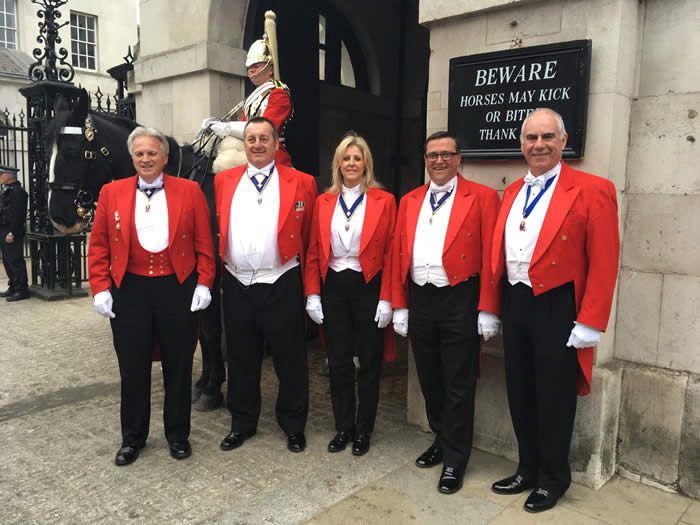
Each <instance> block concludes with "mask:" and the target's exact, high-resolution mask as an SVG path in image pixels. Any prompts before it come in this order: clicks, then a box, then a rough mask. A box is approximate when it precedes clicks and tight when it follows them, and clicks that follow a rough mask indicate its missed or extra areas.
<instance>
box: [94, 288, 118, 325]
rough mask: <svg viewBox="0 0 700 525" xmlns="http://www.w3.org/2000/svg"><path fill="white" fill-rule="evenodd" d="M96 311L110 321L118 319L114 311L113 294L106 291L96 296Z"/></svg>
mask: <svg viewBox="0 0 700 525" xmlns="http://www.w3.org/2000/svg"><path fill="white" fill-rule="evenodd" d="M95 311H96V312H97V313H98V314H100V315H103V316H104V317H109V318H110V319H114V318H115V317H116V315H114V312H113V311H112V294H111V292H110V291H109V290H104V291H102V292H99V293H96V294H95Z"/></svg>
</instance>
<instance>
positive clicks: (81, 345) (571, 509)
mask: <svg viewBox="0 0 700 525" xmlns="http://www.w3.org/2000/svg"><path fill="white" fill-rule="evenodd" d="M3 286H6V280H3V276H0V288H2V287H3ZM0 319H2V323H3V337H2V338H1V339H0V367H1V368H0V370H2V376H1V377H2V379H1V380H0V443H2V447H3V449H2V450H3V463H2V474H1V475H0V501H2V505H0V523H3V524H22V525H25V524H42V525H43V524H49V523H50V524H54V523H59V524H64V523H65V524H76V525H80V524H88V523H89V524H93V523H98V524H112V523H114V524H123V523H126V522H128V523H133V524H161V523H162V524H192V523H216V524H260V523H268V524H287V523H303V522H308V523H323V524H326V523H328V524H334V523H338V524H340V523H373V524H380V523H389V524H393V523H426V524H427V523H430V524H441V523H475V524H476V523H501V524H509V523H518V524H519V523H567V524H568V523H573V524H577V523H581V524H593V523H601V522H605V523H611V524H616V523H620V524H623V523H635V524H637V525H644V524H656V523H679V520H681V519H682V520H683V521H682V522H683V523H685V524H692V525H698V523H700V519H699V515H700V507H698V503H697V502H696V501H694V500H690V499H688V498H685V497H683V496H679V495H675V494H668V493H665V492H661V491H659V490H656V489H653V488H650V487H644V486H642V485H639V484H636V483H633V482H630V481H627V480H622V479H618V478H615V479H614V480H613V481H612V482H610V483H608V484H607V485H605V486H604V487H603V488H602V489H601V490H600V491H592V490H590V489H585V488H583V487H581V486H578V485H573V486H572V488H571V490H570V491H569V492H568V493H567V495H566V496H565V497H564V498H563V499H562V500H561V502H560V504H559V505H558V506H557V507H556V508H555V509H553V510H552V511H549V512H546V513H543V514H540V515H537V516H532V515H529V514H527V513H525V512H524V511H523V509H522V504H523V502H524V499H525V497H526V495H525V494H523V495H520V496H514V497H508V496H500V495H497V494H493V493H492V492H491V490H490V485H491V483H492V482H493V481H494V480H496V479H500V478H502V477H505V476H508V475H510V474H512V473H513V472H514V471H515V464H513V463H512V462H510V461H508V460H506V459H504V458H500V457H496V456H493V455H491V454H488V453H486V452H482V451H479V450H476V449H475V450H474V451H473V454H472V459H471V461H470V464H469V468H468V469H467V473H466V477H465V482H464V488H463V489H462V490H461V491H460V492H458V493H457V494H454V495H450V496H445V495H442V494H439V493H438V492H437V490H436V485H437V479H438V476H439V473H440V470H439V468H434V469H427V470H423V469H418V468H416V467H415V466H414V465H413V462H414V460H415V458H416V457H417V456H418V455H419V454H420V453H421V452H422V451H423V450H425V448H427V447H428V446H429V445H430V443H431V442H432V435H431V434H430V433H426V432H424V431H422V430H421V429H420V428H418V427H416V426H412V425H409V424H407V423H406V371H407V364H408V359H409V358H410V356H408V354H407V350H406V348H405V347H404V348H401V349H399V358H398V359H397V361H396V362H395V363H391V364H387V365H386V366H385V368H384V371H383V377H382V385H381V389H382V394H381V401H380V405H379V410H378V416H377V424H376V429H375V432H374V434H373V435H372V447H371V449H370V452H369V453H368V454H367V455H366V456H364V457H359V458H358V457H354V456H352V455H351V454H350V451H349V450H347V451H345V452H342V453H338V454H329V453H328V452H327V448H326V447H327V445H328V441H329V440H330V439H331V438H332V437H333V434H334V424H333V416H332V410H331V404H330V394H329V388H328V378H327V377H324V376H321V375H320V374H319V373H318V371H319V369H320V367H321V365H322V363H323V353H322V351H321V349H320V347H319V346H318V343H316V342H314V341H312V342H310V343H309V345H308V350H309V360H310V376H309V378H310V389H311V393H310V400H311V401H310V413H309V423H308V425H307V432H306V434H307V441H308V446H307V449H306V450H305V451H304V452H303V453H301V454H292V453H290V452H289V451H287V449H286V440H285V436H284V434H283V433H282V432H281V431H280V429H279V427H278V425H277V422H276V420H275V416H274V401H275V397H276V393H277V380H276V378H275V374H274V371H273V368H272V363H271V362H270V360H269V359H267V360H265V362H264V366H263V379H262V387H261V390H262V405H263V409H262V413H261V417H260V424H259V426H258V433H257V435H256V436H254V437H253V438H251V439H250V440H248V441H247V442H246V443H245V444H244V445H243V447H241V448H240V449H237V450H234V451H230V452H223V451H221V450H220V449H219V442H220V441H221V439H222V438H223V437H224V436H225V435H226V434H227V433H228V430H229V425H230V416H229V414H228V412H227V410H225V409H223V408H222V409H219V410H216V411H213V412H205V413H203V412H196V411H193V412H192V434H191V437H190V441H191V443H192V447H193V455H192V457H191V458H188V459H186V460H184V461H175V460H173V459H172V458H170V456H169V453H168V448H167V443H166V441H165V438H164V436H163V422H162V403H163V385H162V377H161V374H160V367H159V365H158V364H154V366H153V376H152V381H153V384H152V399H151V401H152V412H151V431H150V436H149V439H148V444H147V446H146V447H145V448H144V449H143V450H142V451H141V455H140V457H139V459H138V460H137V461H136V462H135V463H134V464H132V465H129V466H126V467H116V466H115V465H114V463H113V461H114V454H115V453H116V450H117V448H118V447H119V444H120V431H119V372H118V366H117V361H116V357H115V355H114V350H113V348H112V340H111V332H110V329H109V323H108V322H107V321H106V320H105V319H103V318H101V317H100V316H98V315H97V314H95V313H94V311H93V308H92V302H91V299H90V298H81V299H70V300H65V301H58V302H51V303H49V302H45V301H42V300H40V299H34V298H32V299H30V300H28V301H21V302H18V303H6V302H5V301H0ZM200 369H201V361H200V358H199V353H197V355H196V358H195V374H198V372H199V370H200Z"/></svg>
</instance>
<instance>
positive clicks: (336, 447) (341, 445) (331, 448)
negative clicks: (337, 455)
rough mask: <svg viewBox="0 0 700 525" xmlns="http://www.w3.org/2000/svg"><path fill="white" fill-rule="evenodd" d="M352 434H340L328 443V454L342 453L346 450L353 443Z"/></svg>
mask: <svg viewBox="0 0 700 525" xmlns="http://www.w3.org/2000/svg"><path fill="white" fill-rule="evenodd" d="M352 438H353V434H352V433H351V432H338V433H337V434H336V435H335V437H334V438H333V439H331V442H330V443H328V452H340V451H341V450H345V446H346V445H347V444H348V443H350V442H351V441H352Z"/></svg>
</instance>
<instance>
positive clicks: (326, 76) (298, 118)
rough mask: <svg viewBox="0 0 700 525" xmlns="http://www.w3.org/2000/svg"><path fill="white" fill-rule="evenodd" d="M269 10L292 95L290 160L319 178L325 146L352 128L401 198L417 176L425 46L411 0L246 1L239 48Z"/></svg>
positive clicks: (326, 174)
mask: <svg viewBox="0 0 700 525" xmlns="http://www.w3.org/2000/svg"><path fill="white" fill-rule="evenodd" d="M268 9H272V10H273V11H275V12H276V13H277V40H278V43H279V50H278V53H279V60H280V76H281V79H282V81H283V82H285V83H286V84H288V85H289V87H290V89H291V91H292V98H293V101H294V110H295V115H294V119H293V120H292V122H291V123H290V125H289V128H288V134H287V146H288V149H289V151H290V153H291V155H292V158H293V161H294V165H295V166H296V167H297V168H298V169H301V170H303V171H307V172H309V173H312V174H313V175H314V176H316V177H317V180H318V184H319V189H322V188H324V187H326V186H327V185H328V183H329V182H330V162H331V159H332V155H333V150H334V148H335V146H336V144H337V143H338V141H339V140H340V138H341V137H342V136H343V134H344V133H345V132H346V131H348V130H350V129H352V130H355V131H356V132H358V133H360V134H361V135H363V136H365V137H366V138H367V139H368V141H369V144H370V146H371V148H372V152H373V155H374V158H375V169H376V172H377V175H378V178H379V179H380V181H381V182H382V183H383V184H384V185H385V186H386V187H387V189H389V190H390V191H393V192H394V193H395V194H396V195H397V197H399V196H401V195H402V194H403V193H405V192H406V191H407V190H408V189H412V188H414V187H416V186H417V185H419V184H420V183H421V182H422V177H423V168H422V157H421V155H420V154H421V149H420V148H421V147H422V142H423V138H424V135H425V91H426V87H427V74H428V56H429V48H428V33H427V30H425V29H424V28H422V27H421V26H419V25H418V22H417V20H418V0H405V1H395V2H381V3H377V2H376V1H375V2H372V1H369V0H353V1H348V0H335V1H333V0H251V1H250V3H249V5H248V13H247V17H246V26H245V35H244V47H246V48H247V47H248V46H250V44H251V43H252V42H253V41H254V40H255V39H257V38H259V37H260V35H261V34H262V32H263V20H264V13H265V11H266V10H268ZM409 50H410V54H409ZM248 87H249V89H251V90H252V85H249V86H248Z"/></svg>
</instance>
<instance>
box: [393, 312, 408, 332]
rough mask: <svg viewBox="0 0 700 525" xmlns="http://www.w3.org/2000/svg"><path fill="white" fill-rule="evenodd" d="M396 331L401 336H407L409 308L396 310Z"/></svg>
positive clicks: (394, 321)
mask: <svg viewBox="0 0 700 525" xmlns="http://www.w3.org/2000/svg"><path fill="white" fill-rule="evenodd" d="M393 323H394V332H396V333H397V334H399V335H400V336H401V337H406V336H407V335H408V309H407V308H396V309H395V310H394V320H393Z"/></svg>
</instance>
